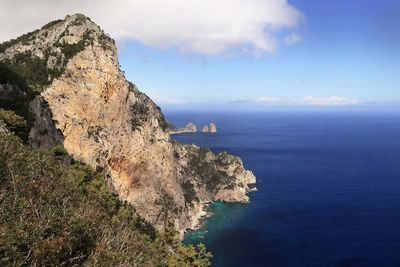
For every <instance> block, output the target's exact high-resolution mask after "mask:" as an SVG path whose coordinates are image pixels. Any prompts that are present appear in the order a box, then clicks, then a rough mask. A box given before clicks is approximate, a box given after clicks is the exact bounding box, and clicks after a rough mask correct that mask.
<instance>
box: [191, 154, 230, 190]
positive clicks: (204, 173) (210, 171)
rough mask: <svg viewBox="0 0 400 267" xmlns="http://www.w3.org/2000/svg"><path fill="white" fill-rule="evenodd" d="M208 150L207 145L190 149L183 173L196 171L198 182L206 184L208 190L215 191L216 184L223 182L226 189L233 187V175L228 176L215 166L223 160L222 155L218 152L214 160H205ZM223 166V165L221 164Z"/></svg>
mask: <svg viewBox="0 0 400 267" xmlns="http://www.w3.org/2000/svg"><path fill="white" fill-rule="evenodd" d="M208 152H210V149H209V148H207V147H202V148H200V149H192V150H191V151H190V153H189V162H188V164H187V166H186V168H185V170H184V171H185V173H186V174H187V175H189V174H193V173H198V174H199V175H200V178H201V179H200V182H201V183H203V184H205V185H206V188H207V190H209V191H210V192H215V191H216V190H217V186H218V185H221V184H224V185H226V186H228V188H227V189H229V188H231V187H233V182H234V180H233V179H234V177H231V176H229V175H228V174H227V173H226V172H224V171H222V170H219V169H218V168H217V167H216V166H220V165H219V164H220V163H221V162H222V161H223V160H222V158H219V157H224V155H223V154H222V155H221V154H219V155H220V156H218V157H217V159H216V160H214V161H212V162H206V161H205V156H206V154H207V153H208ZM222 166H224V165H222Z"/></svg>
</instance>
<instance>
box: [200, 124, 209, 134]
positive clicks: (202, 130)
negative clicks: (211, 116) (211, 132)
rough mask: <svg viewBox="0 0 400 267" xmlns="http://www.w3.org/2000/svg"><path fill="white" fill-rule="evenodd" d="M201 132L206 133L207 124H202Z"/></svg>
mask: <svg viewBox="0 0 400 267" xmlns="http://www.w3.org/2000/svg"><path fill="white" fill-rule="evenodd" d="M201 132H202V133H208V126H207V125H204V126H203V129H201Z"/></svg>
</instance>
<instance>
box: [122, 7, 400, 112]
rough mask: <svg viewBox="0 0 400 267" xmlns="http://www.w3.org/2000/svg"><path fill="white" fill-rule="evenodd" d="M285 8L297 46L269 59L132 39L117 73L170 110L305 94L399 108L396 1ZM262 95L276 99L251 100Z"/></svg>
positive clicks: (399, 43)
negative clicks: (291, 14) (297, 19)
mask: <svg viewBox="0 0 400 267" xmlns="http://www.w3.org/2000/svg"><path fill="white" fill-rule="evenodd" d="M289 3H290V4H292V5H293V6H294V7H295V8H296V9H298V10H299V11H301V12H302V13H303V14H304V16H305V19H304V21H303V22H301V23H300V25H299V26H298V28H297V31H298V32H299V34H301V36H302V41H301V42H297V43H295V44H292V45H287V44H281V45H279V47H278V48H277V49H276V51H275V52H273V53H272V54H268V53H263V54H262V55H261V56H258V57H254V56H251V55H239V56H235V57H233V58H227V57H226V56H220V55H216V56H204V55H201V54H197V53H182V52H181V51H178V50H177V49H174V48H172V49H169V50H160V49H157V48H152V47H148V46H145V45H142V44H140V43H138V42H131V41H129V42H125V43H124V45H123V46H122V47H121V48H120V49H119V53H120V62H121V65H122V68H123V70H125V73H126V76H127V78H128V79H129V80H131V81H133V82H134V83H135V84H137V85H138V87H139V88H140V89H141V90H142V91H144V92H145V93H146V94H148V95H150V96H151V97H153V98H154V99H155V100H156V102H157V103H158V104H160V105H161V106H162V107H167V108H170V107H173V106H177V105H171V104H174V103H175V104H184V103H186V104H189V105H188V106H190V105H191V104H192V103H199V104H200V105H201V104H208V105H214V104H215V105H221V104H223V103H226V102H231V101H233V102H235V101H236V102H241V106H243V105H245V103H246V105H245V106H247V105H260V106H265V105H279V106H280V105H282V104H283V105H289V104H290V105H292V104H300V103H301V101H300V100H297V99H302V98H304V97H306V96H312V97H315V98H329V97H331V96H337V97H343V98H348V99H353V100H356V102H357V104H363V105H365V104H366V103H367V102H368V104H371V103H370V102H377V103H378V104H380V105H387V102H400V16H399V12H400V4H399V3H400V2H399V1H371V0H352V1H348V0H331V1H324V0H314V1H310V0H307V1H305V0H296V1H289ZM278 34H279V33H278ZM262 97H264V98H267V99H269V98H279V100H277V101H276V102H274V103H271V102H268V103H263V101H256V100H257V99H259V100H260V98H262ZM281 99H284V100H281ZM289 99H290V101H291V102H290V103H288V101H289ZM282 101H284V102H282ZM254 102H257V103H254ZM353 103H354V102H352V103H351V104H353ZM346 105H348V104H347V102H346ZM233 106H234V105H233ZM341 106H343V105H342V104H341Z"/></svg>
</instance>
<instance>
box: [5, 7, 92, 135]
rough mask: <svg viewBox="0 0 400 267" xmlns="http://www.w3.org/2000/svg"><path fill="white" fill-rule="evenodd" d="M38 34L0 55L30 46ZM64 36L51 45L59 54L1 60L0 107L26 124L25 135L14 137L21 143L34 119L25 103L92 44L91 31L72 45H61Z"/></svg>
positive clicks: (47, 52) (20, 39)
mask: <svg viewBox="0 0 400 267" xmlns="http://www.w3.org/2000/svg"><path fill="white" fill-rule="evenodd" d="M86 19H88V18H86V17H85V16H83V15H78V16H77V19H76V20H75V21H74V22H73V23H72V24H71V25H80V24H82V23H83V21H84V20H86ZM62 22H63V21H62V20H55V21H52V22H50V23H48V24H46V25H44V26H43V27H42V30H48V29H50V28H52V27H54V26H55V25H57V24H60V23H62ZM38 32H39V30H36V31H33V32H30V33H28V34H24V35H22V36H20V37H18V38H17V39H12V40H10V41H7V42H4V43H2V44H0V53H1V52H4V51H5V50H6V49H7V48H9V47H11V46H13V45H15V44H18V43H21V44H26V45H28V44H29V43H32V42H33V41H34V40H35V38H36V36H37V33H38ZM67 34H68V28H67V29H66V30H65V31H64V32H63V33H62V34H61V35H60V37H59V40H58V41H57V42H56V43H55V44H54V46H55V47H59V48H60V49H61V53H57V52H54V51H51V49H50V48H47V49H46V50H44V51H42V52H43V57H42V58H41V57H38V56H35V55H33V54H32V52H31V51H29V50H27V51H25V52H23V53H16V54H15V55H14V57H13V58H12V59H5V60H3V61H2V62H0V86H2V87H3V89H2V90H1V88H0V90H1V91H0V107H2V108H4V109H7V110H12V111H14V112H15V113H16V114H17V115H19V116H21V117H23V119H24V120H25V121H26V122H27V126H26V130H25V132H21V131H19V132H17V135H18V136H19V137H21V138H22V139H23V140H24V141H27V140H28V133H29V129H30V128H31V127H32V126H33V123H34V116H33V114H31V113H30V112H29V107H28V103H29V102H30V101H31V100H32V99H33V98H34V97H35V96H36V95H37V94H39V93H40V92H42V91H43V90H44V89H45V88H46V87H47V86H49V85H50V84H51V83H52V81H53V80H54V79H56V78H58V77H60V76H61V74H62V73H63V72H64V71H65V66H66V65H67V63H68V61H69V60H70V59H71V58H72V57H73V56H75V55H76V54H77V53H79V52H81V51H82V50H84V49H85V47H86V46H88V45H91V44H93V37H92V32H91V31H87V32H85V34H84V35H83V36H82V39H81V40H80V41H79V42H78V43H76V44H66V43H63V42H62V37H63V36H65V35H67ZM50 57H53V59H54V60H55V61H56V64H55V66H54V67H52V68H49V67H48V65H47V63H48V61H49V59H50Z"/></svg>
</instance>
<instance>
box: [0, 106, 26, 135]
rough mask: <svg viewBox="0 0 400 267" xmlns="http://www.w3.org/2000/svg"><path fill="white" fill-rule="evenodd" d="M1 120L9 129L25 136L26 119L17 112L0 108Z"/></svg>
mask: <svg viewBox="0 0 400 267" xmlns="http://www.w3.org/2000/svg"><path fill="white" fill-rule="evenodd" d="M0 122H3V123H4V124H5V125H6V126H7V128H8V129H9V130H11V131H13V132H15V134H17V135H18V136H25V135H26V134H27V123H26V120H24V118H23V117H21V116H19V115H17V114H15V112H14V111H12V110H5V109H2V108H0Z"/></svg>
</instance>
